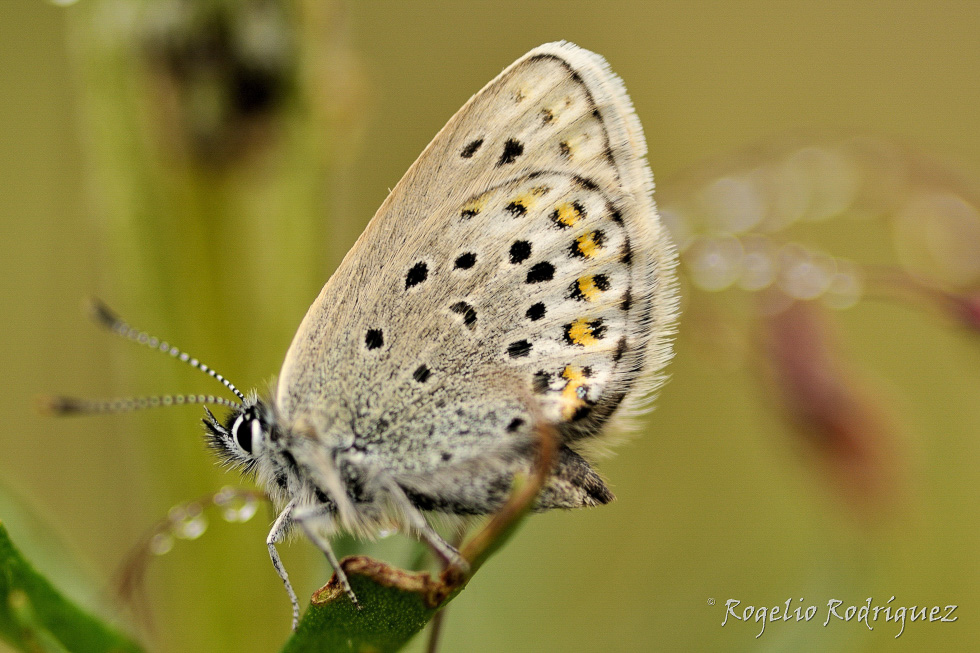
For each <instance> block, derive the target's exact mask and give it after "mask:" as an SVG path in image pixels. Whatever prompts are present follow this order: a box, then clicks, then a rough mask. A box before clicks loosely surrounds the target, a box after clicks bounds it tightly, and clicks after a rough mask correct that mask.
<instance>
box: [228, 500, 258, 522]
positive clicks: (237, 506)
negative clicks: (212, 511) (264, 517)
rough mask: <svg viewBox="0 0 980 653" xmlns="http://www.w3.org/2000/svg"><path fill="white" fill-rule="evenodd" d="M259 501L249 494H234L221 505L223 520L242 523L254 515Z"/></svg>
mask: <svg viewBox="0 0 980 653" xmlns="http://www.w3.org/2000/svg"><path fill="white" fill-rule="evenodd" d="M258 509H259V502H258V501H257V500H256V499H255V497H253V496H251V495H241V494H239V495H236V496H233V497H231V498H230V499H229V500H227V501H225V502H224V504H223V505H222V509H221V516H222V518H224V520H225V521H228V522H232V523H244V522H247V521H248V520H249V519H251V518H252V517H254V516H255V513H256V512H257V511H258Z"/></svg>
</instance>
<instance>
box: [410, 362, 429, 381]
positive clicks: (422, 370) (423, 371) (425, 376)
mask: <svg viewBox="0 0 980 653" xmlns="http://www.w3.org/2000/svg"><path fill="white" fill-rule="evenodd" d="M430 376H432V370H430V369H429V368H428V367H426V366H425V365H419V366H418V367H417V368H416V369H415V371H414V372H412V378H413V379H415V380H416V381H418V382H419V383H425V382H426V381H428V380H429V377H430Z"/></svg>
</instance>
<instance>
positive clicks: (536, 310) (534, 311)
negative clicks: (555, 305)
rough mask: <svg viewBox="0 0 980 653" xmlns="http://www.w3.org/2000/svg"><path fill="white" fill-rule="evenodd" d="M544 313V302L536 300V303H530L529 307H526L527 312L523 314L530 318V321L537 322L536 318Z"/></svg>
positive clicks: (539, 317) (538, 318)
mask: <svg viewBox="0 0 980 653" xmlns="http://www.w3.org/2000/svg"><path fill="white" fill-rule="evenodd" d="M544 314H545V308H544V304H543V303H541V302H538V303H537V304H531V307H530V308H528V309H527V312H526V313H525V314H524V315H525V316H526V317H527V319H529V320H531V321H532V322H537V321H538V320H540V319H541V318H543V317H544Z"/></svg>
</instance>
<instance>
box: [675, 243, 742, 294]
mask: <svg viewBox="0 0 980 653" xmlns="http://www.w3.org/2000/svg"><path fill="white" fill-rule="evenodd" d="M684 261H685V263H686V264H687V266H688V268H689V269H690V271H691V279H692V280H693V281H694V283H695V284H696V285H697V286H698V287H700V288H702V289H704V290H708V291H712V292H715V291H718V290H724V289H725V288H728V287H729V286H731V285H732V284H733V283H735V280H736V279H738V277H739V275H740V273H741V271H742V245H741V243H739V241H738V240H737V239H736V238H734V237H731V236H728V237H723V238H698V239H697V240H695V241H694V242H693V243H692V244H691V246H690V247H689V248H688V250H687V252H686V253H685V256H684Z"/></svg>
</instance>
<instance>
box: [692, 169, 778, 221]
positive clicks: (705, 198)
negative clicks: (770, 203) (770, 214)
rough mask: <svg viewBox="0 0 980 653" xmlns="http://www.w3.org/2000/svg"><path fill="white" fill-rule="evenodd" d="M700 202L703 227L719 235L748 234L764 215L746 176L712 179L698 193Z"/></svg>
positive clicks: (754, 185)
mask: <svg viewBox="0 0 980 653" xmlns="http://www.w3.org/2000/svg"><path fill="white" fill-rule="evenodd" d="M700 201H701V202H700V203H701V206H702V208H703V210H704V212H705V214H706V216H707V218H708V220H707V223H708V224H709V225H710V226H711V227H713V228H714V229H717V230H718V231H721V232H723V233H731V234H737V233H742V232H745V231H748V230H750V229H752V228H753V227H755V226H756V225H758V224H759V222H761V221H762V217H763V216H764V215H765V213H766V205H765V201H764V200H763V198H762V195H761V194H760V193H759V188H758V186H757V185H756V184H755V183H754V180H753V178H752V177H751V176H749V175H739V176H727V177H721V178H720V179H716V180H715V181H714V182H712V183H711V184H709V185H708V186H707V187H705V188H704V190H702V191H701V196H700Z"/></svg>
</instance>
